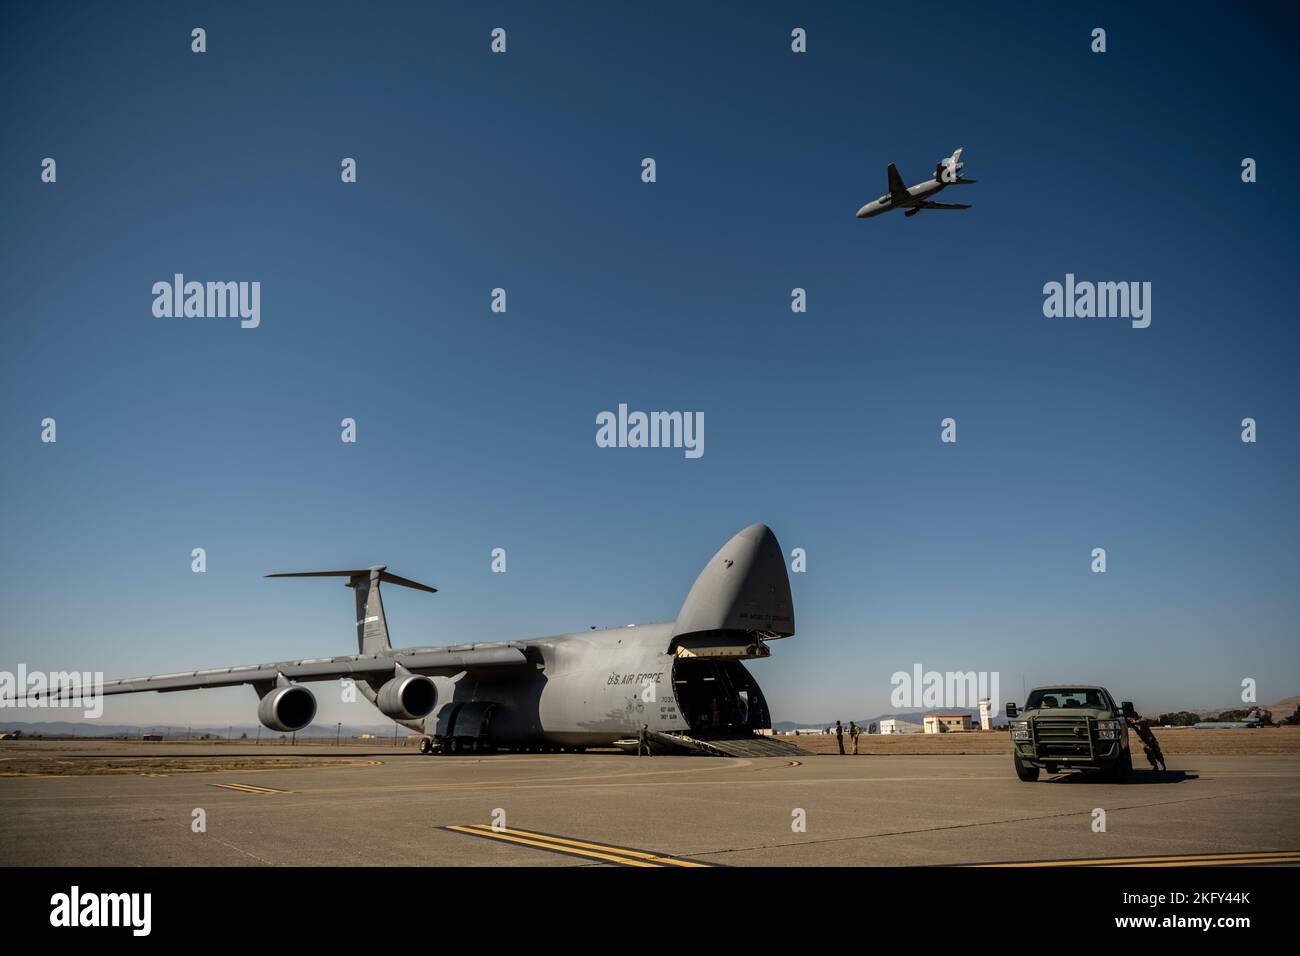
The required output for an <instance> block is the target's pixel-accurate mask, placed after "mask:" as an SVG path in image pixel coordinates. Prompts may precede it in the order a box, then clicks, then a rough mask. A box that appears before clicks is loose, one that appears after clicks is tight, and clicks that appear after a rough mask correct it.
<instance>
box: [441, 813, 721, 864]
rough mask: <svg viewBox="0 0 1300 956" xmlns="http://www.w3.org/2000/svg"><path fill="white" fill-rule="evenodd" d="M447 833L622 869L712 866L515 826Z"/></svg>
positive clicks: (481, 826)
mask: <svg viewBox="0 0 1300 956" xmlns="http://www.w3.org/2000/svg"><path fill="white" fill-rule="evenodd" d="M443 829H444V830H451V831H453V832H455V833H464V834H467V835H469V836H476V837H485V838H487V839H491V840H499V841H501V842H504V843H515V844H518V845H521V846H531V847H536V848H537V849H539V850H549V851H551V852H552V853H563V854H565V855H567V856H576V857H581V858H584V859H589V860H599V861H601V862H603V863H618V864H621V865H623V866H639V867H665V866H678V867H708V866H710V865H711V864H708V863H701V862H699V861H697V860H686V859H682V858H680V857H673V856H664V855H663V854H661V853H651V852H649V851H647V850H634V849H631V848H629V847H623V846H613V845H611V844H608V843H592V842H590V841H587V840H574V839H571V838H569V837H561V836H556V835H555V834H552V833H538V832H536V831H533V830H519V829H516V828H514V827H497V828H494V827H492V826H491V825H490V824H486V823H475V824H469V825H467V826H448V827H443Z"/></svg>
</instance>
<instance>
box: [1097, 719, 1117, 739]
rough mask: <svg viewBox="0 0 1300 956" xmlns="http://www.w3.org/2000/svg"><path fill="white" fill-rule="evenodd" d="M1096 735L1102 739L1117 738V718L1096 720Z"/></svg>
mask: <svg viewBox="0 0 1300 956" xmlns="http://www.w3.org/2000/svg"><path fill="white" fill-rule="evenodd" d="M1097 736H1098V737H1100V738H1101V739H1102V740H1118V739H1119V721H1118V720H1099V721H1097Z"/></svg>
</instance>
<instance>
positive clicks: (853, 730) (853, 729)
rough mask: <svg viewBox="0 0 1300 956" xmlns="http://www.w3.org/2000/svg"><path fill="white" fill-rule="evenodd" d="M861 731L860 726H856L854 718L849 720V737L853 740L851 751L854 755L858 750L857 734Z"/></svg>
mask: <svg viewBox="0 0 1300 956" xmlns="http://www.w3.org/2000/svg"><path fill="white" fill-rule="evenodd" d="M860 733H862V728H861V727H859V726H858V722H857V721H856V720H850V721H849V737H850V738H851V739H852V740H853V753H854V755H855V756H856V755H857V752H858V734H860Z"/></svg>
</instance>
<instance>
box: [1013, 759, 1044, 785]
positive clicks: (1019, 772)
mask: <svg viewBox="0 0 1300 956" xmlns="http://www.w3.org/2000/svg"><path fill="white" fill-rule="evenodd" d="M1011 760H1012V762H1013V763H1015V765H1016V776H1017V777H1019V778H1020V779H1021V780H1023V781H1024V782H1025V783H1033V782H1034V781H1035V780H1037V779H1038V768H1037V767H1031V766H1030V765H1029V764H1027V763H1023V762H1022V761H1021V760H1020V754H1012V756H1011Z"/></svg>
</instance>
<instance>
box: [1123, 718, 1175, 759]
mask: <svg viewBox="0 0 1300 956" xmlns="http://www.w3.org/2000/svg"><path fill="white" fill-rule="evenodd" d="M1124 716H1125V719H1126V720H1128V725H1129V726H1130V727H1132V728H1133V732H1134V733H1136V734H1137V735H1138V738H1139V739H1140V740H1141V741H1142V752H1143V753H1144V754H1146V756H1147V763H1149V764H1151V769H1152V770H1165V769H1167V768H1166V767H1165V755H1164V753H1163V752H1162V751H1161V750H1160V741H1158V740H1156V735H1155V734H1153V733H1152V732H1151V724H1150V723H1148V722H1147V721H1146V720H1145V719H1144V718H1143V717H1142V716H1141V715H1140V714H1134V715H1133V716H1131V717H1130V716H1129V715H1128V714H1125V715H1124Z"/></svg>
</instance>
